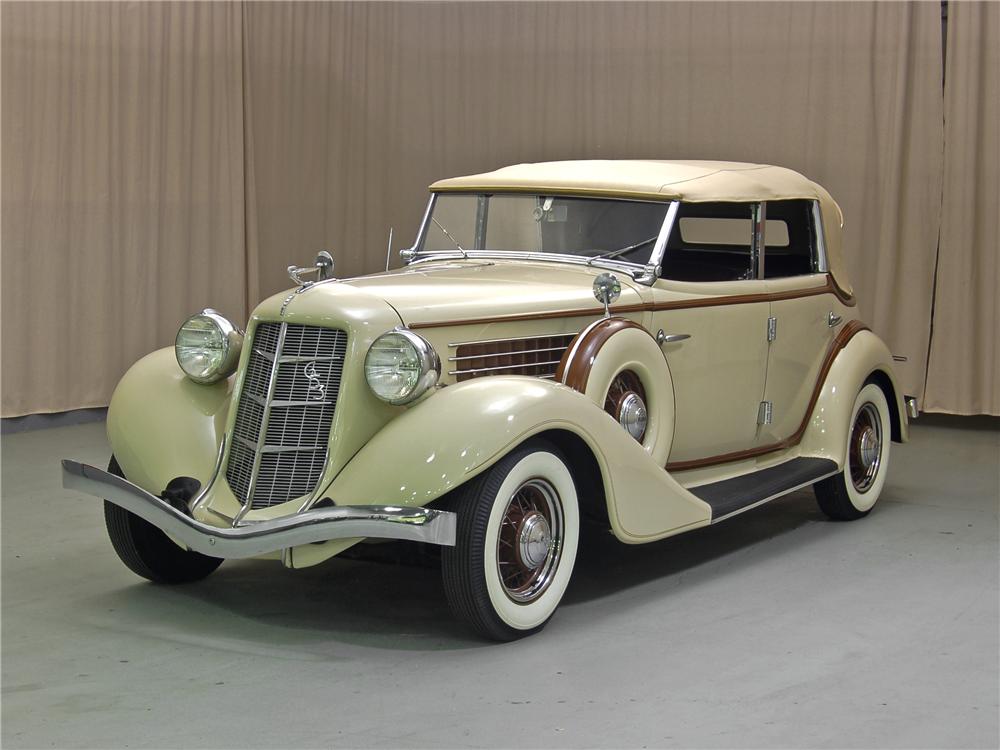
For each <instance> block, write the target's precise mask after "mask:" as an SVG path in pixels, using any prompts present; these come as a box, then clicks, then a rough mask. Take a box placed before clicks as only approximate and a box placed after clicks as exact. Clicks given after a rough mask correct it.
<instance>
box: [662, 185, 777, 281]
mask: <svg viewBox="0 0 1000 750" xmlns="http://www.w3.org/2000/svg"><path fill="white" fill-rule="evenodd" d="M769 205H770V204H769ZM752 216H753V214H752V205H751V204H750V203H681V204H680V206H679V207H678V212H677V219H676V221H675V222H674V228H673V229H672V230H671V232H670V237H669V239H668V240H667V249H666V252H665V253H664V255H663V263H662V267H661V277H662V278H665V279H673V280H675V281H733V280H736V279H752V278H754V276H755V271H754V268H753V259H752V254H751V246H752V242H753V219H752ZM769 218H770V217H769ZM770 231H771V227H770V222H768V226H767V229H766V232H767V233H770Z"/></svg>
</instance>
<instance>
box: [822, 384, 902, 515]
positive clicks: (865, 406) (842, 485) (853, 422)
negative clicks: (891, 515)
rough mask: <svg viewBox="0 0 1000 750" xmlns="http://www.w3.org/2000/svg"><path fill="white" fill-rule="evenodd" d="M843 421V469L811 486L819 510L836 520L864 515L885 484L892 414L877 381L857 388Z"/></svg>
mask: <svg viewBox="0 0 1000 750" xmlns="http://www.w3.org/2000/svg"><path fill="white" fill-rule="evenodd" d="M847 424H848V425H849V427H848V429H847V435H846V439H847V445H846V446H845V451H844V463H843V469H842V470H841V471H840V472H838V473H837V474H835V475H833V476H831V477H827V478H826V479H823V480H821V481H819V482H817V483H816V484H815V485H814V486H813V489H814V491H815V492H816V500H817V502H819V507H820V509H822V511H823V512H824V513H826V515H827V516H829V517H830V518H832V519H834V520H836V521H853V520H855V519H858V518H863V517H864V516H866V515H868V512H869V511H870V510H871V509H872V507H873V506H874V505H875V503H876V502H877V501H878V498H879V495H880V494H881V493H882V487H883V486H884V485H885V479H886V472H887V471H888V467H889V447H890V443H891V440H892V416H891V414H890V412H889V402H888V400H887V399H886V394H885V392H884V391H883V390H882V389H881V388H880V387H879V385H878V384H877V383H873V382H867V383H865V384H864V385H863V386H862V387H861V390H860V391H859V392H858V395H857V397H856V398H855V399H854V407H853V408H852V410H851V419H850V421H848V422H847Z"/></svg>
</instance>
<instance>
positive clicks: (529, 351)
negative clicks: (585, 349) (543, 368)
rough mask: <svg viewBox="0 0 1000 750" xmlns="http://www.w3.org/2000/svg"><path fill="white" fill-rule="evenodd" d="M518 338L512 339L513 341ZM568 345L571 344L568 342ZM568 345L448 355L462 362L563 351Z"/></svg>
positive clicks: (453, 359) (450, 359)
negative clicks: (462, 355) (460, 355)
mask: <svg viewBox="0 0 1000 750" xmlns="http://www.w3.org/2000/svg"><path fill="white" fill-rule="evenodd" d="M546 338H547V337H546ZM516 340H517V339H512V341H516ZM566 346H569V344H567V345H566ZM566 346H548V347H545V348H544V349H522V350H521V351H519V352H496V353H494V354H467V355H466V356H464V357H448V361H449V362H461V361H463V360H467V359H489V358H490V357H515V356H518V355H520V354H538V353H539V352H563V351H566ZM525 366H527V363H525Z"/></svg>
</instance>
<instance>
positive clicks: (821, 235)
mask: <svg viewBox="0 0 1000 750" xmlns="http://www.w3.org/2000/svg"><path fill="white" fill-rule="evenodd" d="M812 204H813V205H812V215H813V226H814V229H815V232H816V259H815V260H816V266H815V267H816V273H828V271H829V267H828V265H827V262H826V227H824V226H823V212H822V210H820V207H819V201H813V202H812Z"/></svg>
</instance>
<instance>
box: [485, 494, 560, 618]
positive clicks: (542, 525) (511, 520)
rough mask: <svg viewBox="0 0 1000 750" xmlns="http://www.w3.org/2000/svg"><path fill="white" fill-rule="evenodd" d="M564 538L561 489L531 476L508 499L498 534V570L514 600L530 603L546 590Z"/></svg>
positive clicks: (504, 586)
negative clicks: (559, 491) (557, 490)
mask: <svg viewBox="0 0 1000 750" xmlns="http://www.w3.org/2000/svg"><path fill="white" fill-rule="evenodd" d="M562 541H563V514H562V503H561V501H560V499H559V493H558V492H556V489H555V487H553V486H552V485H551V484H550V483H549V482H547V481H546V480H544V479H541V478H535V479H529V480H528V481H526V482H524V483H523V484H522V485H521V486H520V487H518V488H517V490H515V492H514V494H513V495H511V497H510V499H509V500H508V501H507V507H506V509H505V510H504V514H503V520H501V522H500V533H499V534H498V535H497V552H496V559H497V572H498V573H499V576H500V582H501V583H502V584H503V588H504V593H506V594H507V596H508V597H509V598H510V599H511V600H512V601H514V602H517V603H518V604H528V603H530V602H532V601H534V600H536V599H537V598H538V597H540V596H541V595H542V594H543V593H544V592H545V590H546V589H547V588H548V587H549V584H550V583H552V579H553V577H554V575H555V572H556V568H557V567H558V566H559V558H560V556H561V554H562Z"/></svg>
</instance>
